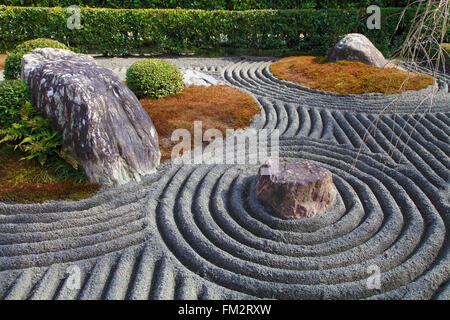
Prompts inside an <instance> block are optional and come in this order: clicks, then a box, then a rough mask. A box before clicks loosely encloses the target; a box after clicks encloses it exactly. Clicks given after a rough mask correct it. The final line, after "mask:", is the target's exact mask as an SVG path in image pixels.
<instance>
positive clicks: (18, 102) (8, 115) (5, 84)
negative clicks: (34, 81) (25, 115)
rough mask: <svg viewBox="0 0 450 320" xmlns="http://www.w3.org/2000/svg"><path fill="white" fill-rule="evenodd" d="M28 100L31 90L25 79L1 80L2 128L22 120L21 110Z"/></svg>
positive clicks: (0, 117) (0, 105)
mask: <svg viewBox="0 0 450 320" xmlns="http://www.w3.org/2000/svg"><path fill="white" fill-rule="evenodd" d="M28 100H29V91H28V87H27V84H26V83H25V82H24V81H20V80H7V81H2V82H0V129H2V128H5V127H8V126H11V125H12V124H13V123H14V122H17V121H19V120H20V110H21V109H22V107H23V105H24V103H25V102H26V101H28Z"/></svg>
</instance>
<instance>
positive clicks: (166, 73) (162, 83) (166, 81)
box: [127, 59, 184, 98]
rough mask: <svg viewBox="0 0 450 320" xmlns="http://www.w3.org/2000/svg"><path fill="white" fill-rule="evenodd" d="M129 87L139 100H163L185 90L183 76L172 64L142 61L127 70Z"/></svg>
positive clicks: (153, 60)
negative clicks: (148, 98) (146, 98)
mask: <svg viewBox="0 0 450 320" xmlns="http://www.w3.org/2000/svg"><path fill="white" fill-rule="evenodd" d="M127 86H128V87H129V88H130V89H131V91H133V92H134V93H135V94H136V96H137V97H138V98H143V97H151V98H162V97H165V96H168V95H171V94H175V93H179V92H181V91H182V90H183V88H184V85H183V75H182V74H181V72H180V70H179V69H178V68H177V66H176V65H174V64H172V63H169V62H166V61H162V60H158V59H146V60H140V61H137V62H135V63H133V64H132V65H131V67H130V68H129V69H128V70H127Z"/></svg>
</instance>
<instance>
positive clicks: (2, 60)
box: [0, 54, 7, 70]
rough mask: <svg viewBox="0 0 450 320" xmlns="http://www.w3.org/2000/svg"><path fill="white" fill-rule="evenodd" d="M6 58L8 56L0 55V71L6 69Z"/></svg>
mask: <svg viewBox="0 0 450 320" xmlns="http://www.w3.org/2000/svg"><path fill="white" fill-rule="evenodd" d="M6 56H7V55H6V54H0V70H3V69H4V68H5V59H6Z"/></svg>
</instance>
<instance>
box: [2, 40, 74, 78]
mask: <svg viewBox="0 0 450 320" xmlns="http://www.w3.org/2000/svg"><path fill="white" fill-rule="evenodd" d="M36 48H56V49H69V48H68V47H67V46H66V45H64V44H62V43H60V42H58V41H55V40H51V39H34V40H29V41H25V42H23V43H22V44H19V45H18V46H17V47H16V48H15V49H14V51H12V52H11V53H10V54H8V56H7V57H6V59H5V70H4V75H5V79H19V78H20V73H21V69H22V67H21V63H22V57H23V55H25V54H27V53H30V52H31V51H33V50H34V49H36Z"/></svg>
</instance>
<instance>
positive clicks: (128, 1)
mask: <svg viewBox="0 0 450 320" xmlns="http://www.w3.org/2000/svg"><path fill="white" fill-rule="evenodd" d="M407 4H408V0H361V1H358V2H356V3H355V1H353V0H262V1H261V0H195V1H193V0H122V1H121V0H0V5H9V6H26V7H68V6H71V5H79V6H87V7H91V8H115V9H170V8H172V9H175V8H184V9H203V10H223V9H227V10H251V9H308V8H315V9H331V8H335V9H336V8H349V7H357V8H363V7H367V6H370V5H379V6H380V7H405V6H406V5H407Z"/></svg>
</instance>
